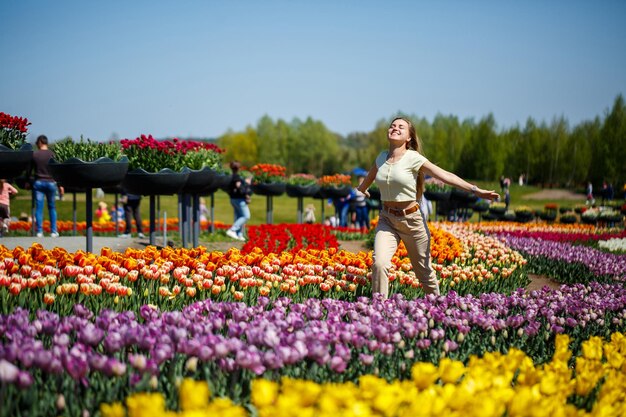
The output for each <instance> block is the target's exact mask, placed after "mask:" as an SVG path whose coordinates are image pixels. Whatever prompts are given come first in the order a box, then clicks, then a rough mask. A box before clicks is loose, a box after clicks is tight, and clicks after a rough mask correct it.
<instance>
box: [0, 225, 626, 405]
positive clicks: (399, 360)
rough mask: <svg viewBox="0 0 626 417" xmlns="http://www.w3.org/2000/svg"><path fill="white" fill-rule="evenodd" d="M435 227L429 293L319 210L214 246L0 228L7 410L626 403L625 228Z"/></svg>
mask: <svg viewBox="0 0 626 417" xmlns="http://www.w3.org/2000/svg"><path fill="white" fill-rule="evenodd" d="M429 226H430V230H431V257H432V260H433V266H434V268H435V270H436V271H437V274H438V277H439V280H440V286H441V290H442V295H441V296H434V295H428V296H425V295H424V293H423V291H422V289H421V286H420V283H419V280H418V279H417V277H416V276H415V274H414V273H413V271H412V267H411V264H410V262H409V259H408V257H407V253H406V250H405V249H404V247H403V246H402V245H401V246H400V247H399V249H398V251H397V253H396V255H395V256H394V258H393V260H392V261H393V268H392V272H391V278H392V280H391V283H390V297H389V299H387V300H384V299H382V298H380V297H379V296H377V295H375V296H373V295H372V293H371V285H370V277H371V265H372V253H371V251H369V252H368V251H362V252H359V253H352V252H348V251H345V250H342V249H340V248H339V243H338V240H337V236H336V231H335V230H333V229H331V228H329V227H326V226H322V225H319V224H317V225H301V224H280V225H260V226H250V227H249V228H248V234H249V240H248V242H246V244H245V245H244V246H243V247H242V248H241V249H236V248H231V249H229V250H227V251H226V252H217V251H209V250H207V249H206V248H205V247H202V246H200V247H197V248H192V249H181V248H171V247H166V248H162V249H159V248H156V247H152V246H148V247H147V248H145V249H143V250H138V249H127V250H126V251H125V252H124V253H119V252H114V251H112V250H111V249H108V248H104V249H103V250H102V251H101V253H99V254H92V253H86V252H83V251H78V252H75V253H69V252H68V251H66V250H65V249H63V248H58V247H56V248H44V247H42V246H41V245H39V244H37V243H34V244H33V245H32V246H30V247H28V248H21V247H17V248H15V249H11V250H9V249H7V248H6V247H5V246H3V245H1V244H0V302H1V303H0V384H1V386H0V417H2V416H49V415H66V416H81V415H82V416H104V417H114V416H115V417H117V416H120V417H121V416H130V417H136V416H166V415H167V416H175V415H180V416H200V415H211V416H268V417H269V416H339V415H341V416H442V415H450V416H613V415H615V416H620V415H622V416H623V415H626V405H625V404H626V390H624V387H626V250H625V247H626V244H625V243H624V242H626V232H625V231H624V229H623V228H621V229H598V228H596V227H595V226H590V225H556V224H547V223H525V224H522V223H509V222H488V223H473V224H467V223H447V222H446V223H443V222H436V223H430V225H429ZM532 274H537V275H543V276H548V277H550V278H551V279H552V280H554V281H556V282H558V283H559V284H560V287H559V288H558V289H550V288H548V287H544V288H543V289H540V290H527V289H526V287H527V286H528V284H529V282H530V276H531V275H532Z"/></svg>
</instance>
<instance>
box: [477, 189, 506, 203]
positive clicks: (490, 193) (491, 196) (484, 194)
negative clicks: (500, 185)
mask: <svg viewBox="0 0 626 417" xmlns="http://www.w3.org/2000/svg"><path fill="white" fill-rule="evenodd" d="M474 194H476V196H478V197H480V198H484V199H485V200H496V201H498V200H500V194H498V193H496V192H495V190H483V189H482V188H479V189H477V190H476V192H475V193H474Z"/></svg>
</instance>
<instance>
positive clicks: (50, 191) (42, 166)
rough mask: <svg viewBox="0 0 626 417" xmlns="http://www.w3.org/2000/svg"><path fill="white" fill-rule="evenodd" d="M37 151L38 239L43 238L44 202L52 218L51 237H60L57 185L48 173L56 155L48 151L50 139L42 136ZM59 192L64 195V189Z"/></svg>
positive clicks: (36, 201)
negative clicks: (49, 162)
mask: <svg viewBox="0 0 626 417" xmlns="http://www.w3.org/2000/svg"><path fill="white" fill-rule="evenodd" d="M35 144H36V146H37V150H36V151H35V152H33V167H32V169H33V170H34V171H35V182H34V183H33V192H34V193H35V221H36V226H37V229H36V231H37V237H43V201H44V198H45V199H46V201H47V202H48V215H49V216H50V237H58V236H59V232H58V230H57V208H56V202H55V199H56V194H57V183H56V182H55V181H54V179H53V178H52V175H50V172H48V161H50V159H51V158H54V153H53V152H52V151H51V150H50V149H48V138H47V137H46V136H44V135H40V136H39V137H38V138H37V141H36V142H35ZM58 192H59V194H60V195H63V187H58Z"/></svg>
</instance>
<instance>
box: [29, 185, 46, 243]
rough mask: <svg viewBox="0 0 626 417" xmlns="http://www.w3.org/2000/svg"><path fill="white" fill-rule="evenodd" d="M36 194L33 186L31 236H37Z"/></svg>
mask: <svg viewBox="0 0 626 417" xmlns="http://www.w3.org/2000/svg"><path fill="white" fill-rule="evenodd" d="M33 184H34V183H33ZM35 193H36V191H35V188H34V185H33V192H32V193H31V197H30V234H31V236H35V219H36V217H37V216H35V210H36V209H35ZM42 210H43V209H42ZM42 230H43V229H42Z"/></svg>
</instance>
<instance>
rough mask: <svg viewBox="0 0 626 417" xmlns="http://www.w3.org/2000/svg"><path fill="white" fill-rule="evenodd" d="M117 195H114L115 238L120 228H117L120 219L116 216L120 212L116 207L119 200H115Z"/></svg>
mask: <svg viewBox="0 0 626 417" xmlns="http://www.w3.org/2000/svg"><path fill="white" fill-rule="evenodd" d="M117 195H118V194H117V193H115V236H117V235H118V234H119V233H120V226H119V224H120V219H119V216H118V214H119V212H120V211H119V207H118V205H119V204H120V203H119V199H118V198H117Z"/></svg>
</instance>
